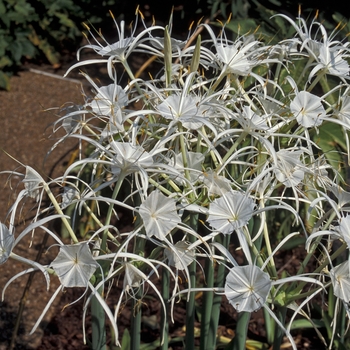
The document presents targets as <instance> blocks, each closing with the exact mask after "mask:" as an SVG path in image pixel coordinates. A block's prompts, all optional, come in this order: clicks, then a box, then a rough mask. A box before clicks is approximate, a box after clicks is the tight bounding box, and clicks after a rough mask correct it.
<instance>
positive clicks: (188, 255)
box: [164, 241, 195, 270]
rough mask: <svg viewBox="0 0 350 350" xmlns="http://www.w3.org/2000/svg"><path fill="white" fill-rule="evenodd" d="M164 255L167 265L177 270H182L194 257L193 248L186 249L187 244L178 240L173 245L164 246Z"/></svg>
mask: <svg viewBox="0 0 350 350" xmlns="http://www.w3.org/2000/svg"><path fill="white" fill-rule="evenodd" d="M164 255H165V257H166V258H167V259H168V263H169V265H170V266H173V267H175V268H176V269H177V270H184V269H185V268H186V266H188V265H190V264H191V263H192V262H193V261H194V259H195V252H194V250H193V249H188V244H187V243H186V242H185V241H179V242H177V243H175V245H174V246H173V247H166V248H165V249H164Z"/></svg>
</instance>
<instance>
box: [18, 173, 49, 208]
mask: <svg viewBox="0 0 350 350" xmlns="http://www.w3.org/2000/svg"><path fill="white" fill-rule="evenodd" d="M22 182H23V183H24V188H25V189H26V194H27V195H28V196H29V197H31V198H34V199H35V200H36V201H37V202H38V201H39V200H40V196H41V189H42V185H43V183H44V182H45V181H44V179H43V178H42V177H41V176H40V174H39V173H38V172H37V171H35V170H34V169H33V168H31V167H30V166H26V175H25V177H24V179H23V180H22Z"/></svg>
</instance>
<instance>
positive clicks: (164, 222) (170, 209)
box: [139, 191, 181, 240]
mask: <svg viewBox="0 0 350 350" xmlns="http://www.w3.org/2000/svg"><path fill="white" fill-rule="evenodd" d="M139 213H140V216H141V218H142V220H143V222H144V225H145V230H146V235H147V236H148V237H152V236H156V237H157V238H158V239H160V240H164V238H165V236H166V235H167V234H168V233H169V232H170V231H171V230H173V229H174V228H175V227H176V226H177V225H178V224H179V223H180V222H181V219H180V217H179V215H178V213H177V210H176V202H175V200H174V199H173V198H169V197H166V196H165V195H164V194H162V193H161V192H160V191H154V192H152V193H151V194H150V195H149V196H148V198H147V199H146V200H145V201H144V202H143V203H142V204H141V205H140V210H139Z"/></svg>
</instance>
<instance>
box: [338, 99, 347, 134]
mask: <svg viewBox="0 0 350 350" xmlns="http://www.w3.org/2000/svg"><path fill="white" fill-rule="evenodd" d="M337 115H338V118H339V119H340V120H341V121H342V122H343V123H344V124H345V125H346V127H347V128H348V129H350V96H348V95H345V96H342V97H341V107H340V109H339V111H338V113H337Z"/></svg>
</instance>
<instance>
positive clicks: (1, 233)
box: [0, 223, 15, 265]
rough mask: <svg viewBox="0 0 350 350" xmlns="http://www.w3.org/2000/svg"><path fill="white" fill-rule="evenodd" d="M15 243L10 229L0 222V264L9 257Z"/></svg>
mask: <svg viewBox="0 0 350 350" xmlns="http://www.w3.org/2000/svg"><path fill="white" fill-rule="evenodd" d="M14 245H15V238H14V236H13V234H12V233H11V232H10V230H9V229H8V228H7V227H6V226H5V225H4V224H2V223H0V265H1V264H3V263H5V262H6V261H7V259H8V258H9V257H10V254H11V252H12V249H13V247H14Z"/></svg>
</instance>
